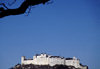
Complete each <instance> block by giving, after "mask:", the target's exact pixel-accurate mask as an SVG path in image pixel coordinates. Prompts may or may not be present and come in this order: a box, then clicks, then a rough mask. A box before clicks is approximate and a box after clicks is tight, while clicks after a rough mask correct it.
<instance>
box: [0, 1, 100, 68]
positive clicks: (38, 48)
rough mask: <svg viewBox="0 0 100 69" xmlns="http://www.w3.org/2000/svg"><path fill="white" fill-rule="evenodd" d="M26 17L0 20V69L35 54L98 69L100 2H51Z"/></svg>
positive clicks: (24, 15) (33, 9)
mask: <svg viewBox="0 0 100 69" xmlns="http://www.w3.org/2000/svg"><path fill="white" fill-rule="evenodd" d="M19 2H20V1H19ZM19 2H18V3H19ZM18 3H16V4H18ZM16 6H18V5H16ZM26 15H27V13H25V14H22V15H17V16H8V17H5V18H2V19H0V61H1V62H0V68H1V69H8V68H10V67H12V66H14V65H15V64H17V63H20V58H21V56H26V57H27V58H32V56H33V55H35V54H37V53H48V54H51V55H57V56H64V57H73V56H76V57H77V58H79V59H80V62H81V63H82V64H84V65H88V66H89V69H100V63H99V62H100V59H99V58H100V50H99V49H100V0H55V1H54V3H52V4H49V5H38V6H35V7H33V8H32V10H31V13H30V14H29V16H26Z"/></svg>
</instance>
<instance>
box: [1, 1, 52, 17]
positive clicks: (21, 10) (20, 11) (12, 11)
mask: <svg viewBox="0 0 100 69" xmlns="http://www.w3.org/2000/svg"><path fill="white" fill-rule="evenodd" d="M49 1H50V0H25V1H24V2H23V3H22V4H21V5H20V7H18V8H15V9H9V8H7V6H6V5H5V4H4V3H2V4H0V5H2V6H3V7H1V8H0V18H3V17H5V16H9V15H20V14H24V13H25V11H26V10H27V8H28V7H29V6H35V5H38V4H45V3H47V2H49ZM5 8H6V9H5Z"/></svg>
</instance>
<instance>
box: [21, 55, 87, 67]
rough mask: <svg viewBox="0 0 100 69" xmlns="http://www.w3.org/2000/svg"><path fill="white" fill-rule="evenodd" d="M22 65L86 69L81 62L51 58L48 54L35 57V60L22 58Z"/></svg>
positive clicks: (74, 59)
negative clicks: (64, 66) (63, 66)
mask: <svg viewBox="0 0 100 69" xmlns="http://www.w3.org/2000/svg"><path fill="white" fill-rule="evenodd" d="M21 64H34V65H50V66H54V65H67V66H75V67H76V68H82V69H86V67H83V66H81V65H80V61H79V60H78V59H77V58H75V57H73V58H61V57H58V56H50V55H47V54H40V55H36V56H33V59H25V57H24V56H23V57H21Z"/></svg>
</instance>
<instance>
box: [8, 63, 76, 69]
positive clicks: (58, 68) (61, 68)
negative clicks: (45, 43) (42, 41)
mask: <svg viewBox="0 0 100 69" xmlns="http://www.w3.org/2000/svg"><path fill="white" fill-rule="evenodd" d="M10 69H77V68H75V67H74V66H66V65H55V66H49V65H33V64H29V65H21V64H17V65H15V67H12V68H10Z"/></svg>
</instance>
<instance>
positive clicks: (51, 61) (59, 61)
mask: <svg viewBox="0 0 100 69" xmlns="http://www.w3.org/2000/svg"><path fill="white" fill-rule="evenodd" d="M49 65H50V66H54V65H64V59H61V58H49Z"/></svg>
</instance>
